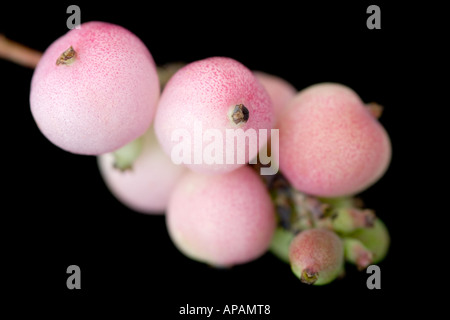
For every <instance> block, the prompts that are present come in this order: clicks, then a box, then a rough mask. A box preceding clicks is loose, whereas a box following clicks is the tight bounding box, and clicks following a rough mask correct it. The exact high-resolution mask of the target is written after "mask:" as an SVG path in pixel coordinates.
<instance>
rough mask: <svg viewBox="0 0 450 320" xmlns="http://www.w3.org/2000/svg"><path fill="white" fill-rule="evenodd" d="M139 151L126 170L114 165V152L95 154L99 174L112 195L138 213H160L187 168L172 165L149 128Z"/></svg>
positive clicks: (162, 211) (164, 208)
mask: <svg viewBox="0 0 450 320" xmlns="http://www.w3.org/2000/svg"><path fill="white" fill-rule="evenodd" d="M140 139H142V140H143V141H142V151H141V153H140V154H139V156H138V157H137V159H136V160H135V161H134V162H133V165H132V167H131V168H130V169H128V170H123V171H122V170H119V169H118V168H115V167H114V155H113V154H112V153H107V154H103V155H101V156H99V157H98V165H99V168H100V172H101V174H102V177H103V179H104V181H105V183H106V185H107V186H108V188H109V190H110V191H111V192H112V193H113V194H114V196H115V197H116V198H117V199H119V200H120V201H121V202H122V203H123V204H125V205H126V206H128V207H129V208H131V209H133V210H135V211H138V212H142V213H160V214H163V213H164V210H166V207H167V204H168V202H169V198H170V195H171V192H172V190H173V189H174V188H175V185H176V183H177V181H178V180H179V179H180V177H181V176H182V175H183V174H184V173H185V172H186V171H187V169H186V168H184V167H183V166H179V165H175V164H173V163H172V161H171V160H170V158H169V157H168V156H167V155H166V154H165V153H164V151H163V150H162V149H161V147H160V146H159V144H158V141H157V139H156V136H155V134H154V131H153V127H151V128H150V129H149V130H148V131H147V133H146V134H145V135H144V136H143V137H141V138H140Z"/></svg>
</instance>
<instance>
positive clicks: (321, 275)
mask: <svg viewBox="0 0 450 320" xmlns="http://www.w3.org/2000/svg"><path fill="white" fill-rule="evenodd" d="M289 260H290V263H291V268H292V271H293V272H294V274H295V275H296V276H297V277H298V278H299V279H300V280H301V281H302V282H304V283H307V284H315V285H323V284H327V283H329V282H331V281H333V280H334V279H335V278H336V277H337V276H338V275H339V273H340V272H341V271H342V267H343V263H344V246H343V244H342V241H341V239H340V238H339V237H338V236H337V235H336V234H335V233H334V232H333V231H330V230H327V229H308V230H304V231H302V232H300V233H299V234H298V235H297V236H296V237H295V238H294V239H293V240H292V242H291V245H290V247H289Z"/></svg>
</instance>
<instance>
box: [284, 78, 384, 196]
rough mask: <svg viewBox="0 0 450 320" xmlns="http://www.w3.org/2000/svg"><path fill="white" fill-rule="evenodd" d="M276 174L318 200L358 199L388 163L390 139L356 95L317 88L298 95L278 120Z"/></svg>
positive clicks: (329, 85) (323, 86) (334, 88)
mask: <svg viewBox="0 0 450 320" xmlns="http://www.w3.org/2000/svg"><path fill="white" fill-rule="evenodd" d="M278 125H279V129H280V149H279V150H280V170H281V172H283V174H284V175H285V176H286V178H287V179H288V180H289V181H290V183H291V184H292V185H293V186H294V187H295V188H297V189H298V190H300V191H302V192H304V193H307V194H311V195H315V196H322V197H339V196H345V195H353V194H356V193H359V192H361V191H363V190H365V189H367V188H368V187H369V186H371V185H372V184H374V183H375V182H376V181H377V180H378V179H379V178H380V177H381V176H382V175H383V174H384V173H385V171H386V170H387V168H388V165H389V163H390V159H391V144H390V139H389V137H388V135H387V133H386V131H385V130H384V128H383V127H382V126H381V125H380V123H379V122H378V121H377V119H376V118H374V117H373V116H372V115H371V113H370V112H369V111H368V110H367V108H366V107H365V106H364V104H363V102H362V101H361V99H360V98H359V97H358V95H357V94H356V93H355V92H354V91H352V90H351V89H349V88H348V87H345V86H343V85H340V84H335V83H321V84H317V85H313V86H311V87H308V88H306V89H304V90H302V91H301V92H299V93H298V94H297V96H296V97H294V98H293V99H292V100H291V102H290V103H289V105H288V106H287V110H286V111H285V113H284V114H283V116H282V117H281V119H280V121H279V123H278Z"/></svg>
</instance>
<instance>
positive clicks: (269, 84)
mask: <svg viewBox="0 0 450 320" xmlns="http://www.w3.org/2000/svg"><path fill="white" fill-rule="evenodd" d="M253 74H254V75H255V76H256V78H257V79H258V80H259V82H261V84H262V85H263V87H264V88H265V89H266V90H267V92H268V93H269V96H270V98H271V99H272V102H273V110H274V116H275V119H278V118H279V117H280V116H281V114H282V113H283V111H284V108H285V107H286V105H287V104H288V102H289V101H290V100H291V99H292V98H293V97H294V96H295V94H296V93H297V89H295V87H294V86H293V85H292V84H290V83H289V82H287V81H286V80H284V79H282V78H280V77H278V76H275V75H272V74H268V73H265V72H262V71H254V72H253ZM275 122H276V121H275Z"/></svg>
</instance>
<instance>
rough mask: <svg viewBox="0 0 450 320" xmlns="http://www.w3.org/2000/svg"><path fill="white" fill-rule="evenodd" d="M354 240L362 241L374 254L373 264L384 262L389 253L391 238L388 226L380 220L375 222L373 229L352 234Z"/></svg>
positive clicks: (363, 229)
mask: <svg viewBox="0 0 450 320" xmlns="http://www.w3.org/2000/svg"><path fill="white" fill-rule="evenodd" d="M351 237H352V238H355V239H358V240H359V241H361V242H362V243H363V244H364V246H365V247H366V248H367V249H369V250H370V251H371V252H372V255H373V261H372V263H378V262H380V261H382V260H383V259H384V258H385V257H386V255H387V253H388V251H389V246H390V243H391V238H390V235H389V231H388V229H387V228H386V225H385V224H384V223H383V221H381V220H380V219H379V218H377V219H376V220H375V223H374V225H373V227H372V228H361V229H358V230H356V231H355V232H354V233H352V234H351Z"/></svg>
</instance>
